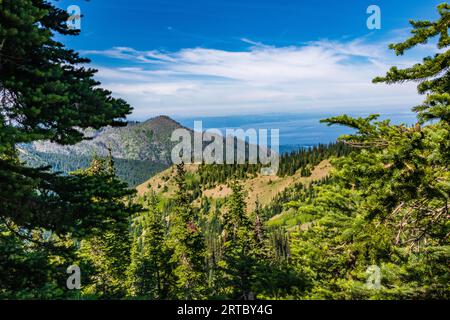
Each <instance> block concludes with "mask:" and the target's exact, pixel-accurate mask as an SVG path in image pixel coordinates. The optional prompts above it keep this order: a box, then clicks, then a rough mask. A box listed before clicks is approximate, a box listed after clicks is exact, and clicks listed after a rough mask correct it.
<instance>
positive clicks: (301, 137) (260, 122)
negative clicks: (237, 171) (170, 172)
mask: <svg viewBox="0 0 450 320" xmlns="http://www.w3.org/2000/svg"><path fill="white" fill-rule="evenodd" d="M337 115H339V114H338V113H336V114H330V113H328V114H311V113H309V114H262V115H232V116H220V117H219V116H214V117H208V116H206V117H201V116H200V117H173V118H174V119H175V120H177V121H178V122H180V123H181V124H182V125H183V126H185V127H188V128H193V126H194V121H199V120H201V121H202V122H203V129H204V130H206V129H210V128H216V129H220V130H222V131H223V132H224V130H225V129H237V128H241V129H244V130H246V129H249V128H254V129H279V130H280V151H281V152H288V151H291V150H295V149H299V148H305V147H309V146H313V145H317V144H319V143H330V142H334V141H336V139H337V138H338V137H339V136H341V135H343V134H348V133H352V132H353V130H352V129H349V128H347V127H343V126H331V127H329V126H327V125H326V124H324V123H320V120H321V119H325V118H329V117H332V116H337ZM349 115H351V116H355V117H365V116H367V115H368V114H363V113H361V114H357V113H349ZM379 119H380V120H384V119H391V121H392V123H395V124H400V123H404V124H407V125H411V124H414V123H415V122H416V115H415V114H414V113H413V112H403V113H384V114H380V118H379Z"/></svg>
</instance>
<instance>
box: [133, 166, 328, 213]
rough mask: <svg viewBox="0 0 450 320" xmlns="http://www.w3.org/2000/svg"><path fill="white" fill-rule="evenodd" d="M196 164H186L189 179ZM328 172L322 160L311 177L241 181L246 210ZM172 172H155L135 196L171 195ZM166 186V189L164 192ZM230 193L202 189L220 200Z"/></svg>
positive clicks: (224, 189)
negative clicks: (146, 194)
mask: <svg viewBox="0 0 450 320" xmlns="http://www.w3.org/2000/svg"><path fill="white" fill-rule="evenodd" d="M197 168H198V166H197V165H187V166H186V171H187V172H188V174H187V177H188V179H195V172H196V171H197ZM330 170H331V164H330V162H329V161H327V160H324V161H322V162H321V163H320V164H319V165H317V166H316V167H315V168H314V170H313V171H312V174H311V176H310V177H301V175H300V172H299V171H298V172H296V173H295V174H294V175H293V176H287V177H283V178H280V177H278V176H260V175H258V176H257V177H256V178H252V179H248V180H245V181H244V187H245V190H246V191H247V194H248V195H247V204H248V211H252V210H253V209H254V208H255V202H256V199H258V200H259V202H260V204H261V205H263V206H264V205H267V204H269V203H270V201H271V200H272V199H273V198H274V197H275V196H276V195H277V194H278V193H280V192H282V191H283V190H284V189H286V188H287V187H289V186H291V185H293V184H294V183H298V182H302V183H304V184H305V185H307V184H309V183H311V182H312V181H316V180H321V179H323V178H325V177H326V176H327V175H328V174H329V173H330ZM174 174H175V170H174V168H173V167H171V168H169V169H167V170H165V171H163V172H160V173H158V174H157V175H155V176H154V177H153V178H151V179H150V180H148V181H146V182H144V183H143V184H141V185H139V186H137V187H136V189H137V191H138V194H139V195H143V194H145V193H146V192H148V191H149V188H148V186H150V188H151V190H155V191H156V192H157V193H162V194H163V195H164V196H167V197H169V196H171V195H173V193H174V191H175V185H174V181H173V177H174ZM165 186H167V188H166V190H167V191H165V192H164V189H165ZM230 193H231V190H230V188H228V187H227V186H226V184H222V185H218V186H216V187H215V188H212V189H206V190H203V196H206V197H209V198H212V199H219V198H224V197H226V196H228V195H230Z"/></svg>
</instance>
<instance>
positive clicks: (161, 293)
mask: <svg viewBox="0 0 450 320" xmlns="http://www.w3.org/2000/svg"><path fill="white" fill-rule="evenodd" d="M133 230H134V232H133V234H134V239H133V245H132V250H131V264H130V266H129V270H128V277H129V292H130V294H131V296H132V297H145V298H149V299H168V298H170V297H171V295H172V294H173V290H174V289H173V288H174V275H173V265H172V264H171V262H170V258H171V255H172V251H171V250H170V249H169V248H168V246H167V226H166V223H165V218H164V216H163V213H162V211H161V209H160V208H159V207H158V199H157V196H156V195H155V194H154V193H152V194H151V195H150V197H149V199H148V200H147V206H146V210H145V211H144V212H143V213H141V214H140V215H138V216H137V217H136V219H135V221H134V225H133Z"/></svg>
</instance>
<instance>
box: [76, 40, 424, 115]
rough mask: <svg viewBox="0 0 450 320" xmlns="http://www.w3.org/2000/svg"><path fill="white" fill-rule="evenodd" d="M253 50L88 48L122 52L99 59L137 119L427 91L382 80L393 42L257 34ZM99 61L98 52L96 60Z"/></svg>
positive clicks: (310, 107)
mask: <svg viewBox="0 0 450 320" xmlns="http://www.w3.org/2000/svg"><path fill="white" fill-rule="evenodd" d="M242 41H244V42H245V43H248V44H249V45H250V46H249V48H248V49H247V50H245V51H226V50H218V49H208V48H187V49H182V50H180V51H178V52H170V53H167V52H160V51H154V50H151V51H139V50H135V49H133V48H125V47H115V48H112V49H109V50H103V51H99V50H90V51H84V52H83V53H84V54H85V55H89V56H95V55H101V56H105V57H109V58H113V59H118V60H119V62H120V67H117V66H116V67H111V66H104V65H97V66H96V67H97V68H98V69H99V74H98V77H99V78H100V80H101V81H102V82H103V86H104V87H106V88H108V89H110V90H111V91H113V93H114V94H115V95H116V96H120V97H122V98H125V99H126V100H127V101H129V102H130V103H131V104H132V105H133V106H134V108H135V111H134V117H135V118H146V117H149V116H151V115H155V114H168V115H196V114H198V115H216V114H242V113H247V114H251V113H256V112H257V113H264V112H283V111H285V112H302V111H317V112H320V111H329V110H333V111H337V112H349V111H354V110H360V111H364V110H370V111H372V112H377V111H378V110H395V109H396V108H397V109H402V110H406V109H408V108H410V107H411V106H413V105H415V104H417V103H418V102H419V101H420V98H419V97H418V96H417V94H416V89H415V87H414V85H403V86H385V85H374V84H372V82H371V79H372V78H374V77H375V76H377V75H382V74H384V73H385V72H386V70H387V69H389V68H390V66H391V65H394V64H395V65H400V66H402V65H407V64H411V63H413V62H417V60H415V59H413V58H397V57H395V56H394V54H393V53H392V52H389V51H388V50H387V49H386V48H387V45H386V43H369V42H368V41H367V40H366V39H356V40H351V41H331V40H321V41H315V42H308V43H305V44H302V45H296V46H294V45H293V46H286V47H275V46H268V45H264V44H262V43H259V42H256V41H252V40H249V39H242ZM94 60H95V59H94Z"/></svg>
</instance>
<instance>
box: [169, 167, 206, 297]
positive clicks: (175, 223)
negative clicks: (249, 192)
mask: <svg viewBox="0 0 450 320" xmlns="http://www.w3.org/2000/svg"><path fill="white" fill-rule="evenodd" d="M175 181H176V185H177V189H178V190H177V191H176V195H175V201H174V204H175V207H174V209H173V212H172V213H171V215H170V234H169V237H170V239H169V247H170V248H171V249H172V250H173V255H172V258H171V262H172V263H174V264H175V270H174V274H175V276H176V279H177V288H178V297H179V298H182V299H199V298H202V297H204V295H205V289H206V288H205V285H206V279H207V278H206V272H205V271H206V250H205V240H204V237H203V235H202V233H201V230H200V227H199V225H198V217H197V216H196V215H195V213H194V211H193V210H192V207H191V203H190V195H189V193H188V190H187V185H186V171H185V168H184V164H183V163H181V164H178V165H177V173H176V177H175Z"/></svg>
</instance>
